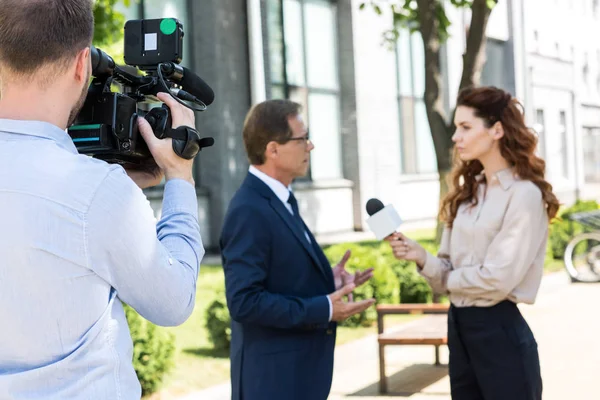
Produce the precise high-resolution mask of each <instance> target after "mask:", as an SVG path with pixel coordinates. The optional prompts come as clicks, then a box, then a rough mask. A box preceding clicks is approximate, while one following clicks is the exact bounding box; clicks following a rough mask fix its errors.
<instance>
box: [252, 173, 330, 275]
mask: <svg viewBox="0 0 600 400" xmlns="http://www.w3.org/2000/svg"><path fill="white" fill-rule="evenodd" d="M242 185H243V186H244V185H245V186H248V187H250V188H252V189H253V190H256V191H257V192H258V193H259V194H260V195H261V196H263V197H265V198H266V199H267V200H268V201H269V204H270V205H271V207H272V208H273V209H274V210H275V212H276V213H277V214H278V215H279V217H280V218H281V219H282V220H283V222H284V223H285V224H286V226H287V227H288V229H290V230H291V231H292V232H293V233H294V236H295V237H296V240H298V241H300V244H302V247H304V249H305V250H306V251H307V252H308V254H309V255H310V257H311V258H312V260H313V261H314V264H315V267H316V268H317V269H318V270H319V271H320V272H321V274H323V276H324V277H325V279H327V280H328V281H329V280H332V279H333V278H332V277H331V273H327V272H326V270H325V268H326V267H329V265H328V264H327V265H323V263H322V262H321V260H320V258H319V256H318V255H317V253H316V251H315V249H314V248H313V245H312V244H311V243H309V242H308V240H306V236H305V235H304V232H303V231H302V228H301V227H300V226H298V224H297V223H296V222H295V221H294V218H293V217H292V214H291V213H290V212H289V210H288V209H287V208H286V207H285V205H284V204H283V203H282V202H281V200H279V198H278V197H277V196H276V195H275V193H273V191H272V190H271V188H269V186H267V184H266V183H264V182H263V181H261V180H260V179H259V178H257V177H256V176H254V175H253V174H251V173H248V175H247V176H246V179H245V180H244V183H243V184H242ZM305 229H306V232H308V235H309V237H310V240H311V241H312V242H313V243H315V244H316V243H317V242H316V241H315V238H314V237H313V235H312V233H311V232H310V230H309V229H308V228H306V227H305Z"/></svg>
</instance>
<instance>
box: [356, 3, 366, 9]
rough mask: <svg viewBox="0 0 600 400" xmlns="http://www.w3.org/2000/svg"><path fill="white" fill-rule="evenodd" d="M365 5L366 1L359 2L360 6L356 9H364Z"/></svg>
mask: <svg viewBox="0 0 600 400" xmlns="http://www.w3.org/2000/svg"><path fill="white" fill-rule="evenodd" d="M366 5H367V3H360V6H358V9H359V10H364V9H365V6H366Z"/></svg>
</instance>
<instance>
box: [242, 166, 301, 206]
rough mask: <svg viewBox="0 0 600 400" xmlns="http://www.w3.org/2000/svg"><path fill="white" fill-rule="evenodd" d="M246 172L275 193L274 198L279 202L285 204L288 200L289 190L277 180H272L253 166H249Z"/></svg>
mask: <svg viewBox="0 0 600 400" xmlns="http://www.w3.org/2000/svg"><path fill="white" fill-rule="evenodd" d="M248 172H250V173H251V174H252V175H254V176H256V177H257V178H258V179H260V180H261V181H263V182H264V183H265V184H266V185H267V186H268V187H269V188H270V189H271V190H272V191H273V193H275V196H277V197H278V198H279V200H281V201H282V202H283V204H286V203H287V201H288V199H289V198H290V191H291V188H289V187H286V186H285V185H284V184H283V183H281V182H279V181H278V180H277V179H275V178H272V177H270V176H269V175H267V174H265V173H264V172H262V171H260V170H259V169H258V168H256V167H255V166H254V165H251V166H250V168H249V169H248Z"/></svg>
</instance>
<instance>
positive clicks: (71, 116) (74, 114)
mask: <svg viewBox="0 0 600 400" xmlns="http://www.w3.org/2000/svg"><path fill="white" fill-rule="evenodd" d="M88 81H89V78H88V79H87V80H86V83H87V82H88ZM87 92H88V85H87V84H85V85H83V89H82V90H81V95H80V96H79V99H78V100H77V103H75V105H74V106H73V108H71V112H70V113H69V120H68V122H67V127H69V126H71V125H73V122H75V119H76V118H77V115H79V111H81V109H82V108H83V104H84V103H85V98H86V97H87Z"/></svg>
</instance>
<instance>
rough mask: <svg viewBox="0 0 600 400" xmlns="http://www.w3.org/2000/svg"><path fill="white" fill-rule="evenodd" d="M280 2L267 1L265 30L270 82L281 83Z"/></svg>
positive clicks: (281, 35) (282, 80) (281, 40)
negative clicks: (266, 32)
mask: <svg viewBox="0 0 600 400" xmlns="http://www.w3.org/2000/svg"><path fill="white" fill-rule="evenodd" d="M282 26H283V24H282V21H281V2H280V0H268V1H267V30H268V32H269V38H268V43H269V67H270V68H269V69H270V71H271V82H273V83H283V82H284V73H283V72H284V71H283V29H282Z"/></svg>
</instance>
